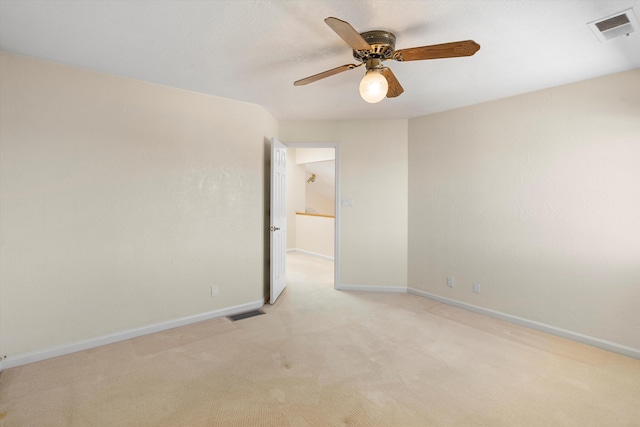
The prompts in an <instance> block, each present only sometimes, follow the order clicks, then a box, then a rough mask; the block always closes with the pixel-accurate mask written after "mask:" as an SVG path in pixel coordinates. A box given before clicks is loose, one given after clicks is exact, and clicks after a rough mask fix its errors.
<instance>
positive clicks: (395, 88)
mask: <svg viewBox="0 0 640 427" xmlns="http://www.w3.org/2000/svg"><path fill="white" fill-rule="evenodd" d="M382 75H383V76H384V78H385V79H387V83H389V89H388V90H387V98H395V97H396V96H400V95H401V94H402V92H404V89H403V88H402V86H401V85H400V82H399V81H398V79H396V76H395V74H393V71H391V69H390V68H387V67H384V68H383V69H382Z"/></svg>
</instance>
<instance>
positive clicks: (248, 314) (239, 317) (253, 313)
mask: <svg viewBox="0 0 640 427" xmlns="http://www.w3.org/2000/svg"><path fill="white" fill-rule="evenodd" d="M261 314H264V311H262V310H251V311H246V312H244V313H239V314H234V315H232V316H227V319H229V320H231V321H232V322H235V321H236V320H242V319H248V318H249V317H253V316H260V315H261Z"/></svg>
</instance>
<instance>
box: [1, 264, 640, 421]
mask: <svg viewBox="0 0 640 427" xmlns="http://www.w3.org/2000/svg"><path fill="white" fill-rule="evenodd" d="M288 268H289V274H288V287H287V289H286V291H285V292H284V293H283V295H282V296H281V299H280V300H279V301H278V303H277V304H276V305H274V306H266V307H265V311H266V314H265V315H261V316H257V317H253V318H249V319H245V320H241V321H238V322H235V323H232V322H230V321H228V320H227V319H226V318H220V319H215V320H211V321H207V322H202V323H199V324H195V325H191V326H187V327H182V328H177V329H173V330H170V331H165V332H161V333H157V334H153V335H148V336H145V337H141V338H137V339H133V340H129V341H125V342H121V343H116V344H112V345H108V346H104V347H100V348H96V349H92V350H88V351H83V352H80V353H75V354H72V355H68V356H65V357H60V358H56V359H51V360H47V361H43V362H39V363H33V364H30V365H25V366H21V367H17V368H13V369H8V370H6V371H5V372H3V373H2V376H1V377H0V418H1V419H0V425H2V426H154V427H155V426H289V425H290V426H341V425H353V426H492V427H494V426H545V427H546V426H581V427H583V426H639V425H640V403H639V402H640V361H638V360H635V359H631V358H628V357H624V356H620V355H616V354H613V353H609V352H606V351H603V350H599V349H596V348H592V347H589V346H586V345H582V344H578V343H575V342H572V341H568V340H565V339H562V338H558V337H554V336H551V335H547V334H544V333H541V332H537V331H533V330H529V329H526V328H523V327H520V326H516V325H511V324H508V323H505V322H502V321H499V320H495V319H491V318H488V317H485V316H482V315H479V314H475V313H471V312H467V311H464V310H461V309H458V308H455V307H450V306H447V305H443V304H440V303H438V302H435V301H431V300H429V299H424V298H421V297H417V296H414V295H409V294H386V293H385V294H377V293H365V292H360V293H358V292H341V291H336V290H334V289H333V288H332V274H333V273H332V268H333V266H332V263H331V262H328V261H324V260H321V259H317V258H311V257H307V256H304V255H300V254H289V256H288ZM305 272H306V273H305Z"/></svg>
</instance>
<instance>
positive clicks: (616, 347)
mask: <svg viewBox="0 0 640 427" xmlns="http://www.w3.org/2000/svg"><path fill="white" fill-rule="evenodd" d="M408 292H409V293H410V294H414V295H418V296H421V297H425V298H429V299H432V300H435V301H438V302H441V303H444V304H448V305H453V306H455V307H460V308H464V309H465V310H469V311H473V312H476V313H480V314H484V315H487V316H490V317H494V318H496V319H500V320H504V321H505V322H509V323H515V324H516V325H521V326H526V327H527V328H531V329H535V330H538V331H542V332H546V333H548V334H551V335H556V336H559V337H562V338H567V339H570V340H572V341H577V342H580V343H583V344H587V345H590V346H593V347H598V348H601V349H603V350H607V351H612V352H614V353H618V354H622V355H624V356H629V357H633V358H635V359H640V350H639V349H635V348H631V347H626V346H623V345H620V344H616V343H612V342H609V341H605V340H601V339H599V338H594V337H591V336H588V335H583V334H580V333H577V332H572V331H568V330H566V329H562V328H557V327H555V326H551V325H547V324H544V323H539V322H535V321H533V320H528V319H524V318H522V317H518V316H513V315H511V314H506V313H502V312H500V311H495V310H491V309H488V308H484V307H479V306H477V305H473V304H468V303H466V302H461V301H456V300H453V299H449V298H445V297H441V296H439V295H435V294H431V293H429V292H425V291H423V290H420V289H415V288H409V289H408Z"/></svg>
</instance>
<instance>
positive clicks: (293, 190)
mask: <svg viewBox="0 0 640 427" xmlns="http://www.w3.org/2000/svg"><path fill="white" fill-rule="evenodd" d="M297 152H298V149H296V148H287V199H286V200H285V202H286V204H287V249H295V247H296V240H297V233H296V212H304V204H305V187H304V186H305V171H304V165H302V164H298V162H297Z"/></svg>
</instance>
